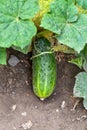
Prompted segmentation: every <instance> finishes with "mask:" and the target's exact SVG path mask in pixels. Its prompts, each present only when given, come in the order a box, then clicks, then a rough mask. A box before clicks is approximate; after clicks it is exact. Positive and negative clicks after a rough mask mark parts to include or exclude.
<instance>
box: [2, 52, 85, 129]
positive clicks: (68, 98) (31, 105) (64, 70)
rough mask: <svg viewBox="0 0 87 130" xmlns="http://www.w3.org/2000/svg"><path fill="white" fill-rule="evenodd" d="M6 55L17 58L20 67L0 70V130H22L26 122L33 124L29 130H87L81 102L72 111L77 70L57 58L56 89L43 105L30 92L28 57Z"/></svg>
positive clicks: (60, 57) (63, 59)
mask: <svg viewBox="0 0 87 130" xmlns="http://www.w3.org/2000/svg"><path fill="white" fill-rule="evenodd" d="M9 54H14V55H16V56H17V57H18V58H19V59H20V63H18V64H17V65H16V66H15V67H12V66H10V65H7V66H0V130H24V128H23V127H22V126H23V123H26V122H28V121H31V122H32V126H31V128H30V130H87V118H86V117H87V111H86V110H85V109H84V107H83V105H82V101H81V102H80V103H79V104H78V105H77V107H76V109H75V110H74V111H73V110H72V109H73V106H74V104H75V102H76V101H77V99H75V98H74V97H73V86H74V82H75V75H76V74H77V73H78V72H79V71H80V70H79V69H78V68H77V67H76V66H75V65H72V64H70V63H68V62H67V56H64V55H59V54H57V56H56V57H57V68H58V77H57V84H56V89H55V92H54V93H53V95H52V96H50V97H49V98H48V99H46V100H45V101H43V102H42V101H40V100H39V99H38V98H37V97H36V96H35V95H34V93H33V91H32V77H31V74H32V72H31V68H32V65H31V61H29V62H28V56H29V55H30V54H29V55H26V56H25V55H23V54H21V53H17V52H13V51H12V52H11V51H10V53H9ZM12 108H13V109H12Z"/></svg>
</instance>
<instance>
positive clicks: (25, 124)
mask: <svg viewBox="0 0 87 130" xmlns="http://www.w3.org/2000/svg"><path fill="white" fill-rule="evenodd" d="M21 127H22V128H23V129H24V130H27V129H30V128H31V127H32V122H31V121H30V120H29V121H28V122H26V123H23V124H22V125H21Z"/></svg>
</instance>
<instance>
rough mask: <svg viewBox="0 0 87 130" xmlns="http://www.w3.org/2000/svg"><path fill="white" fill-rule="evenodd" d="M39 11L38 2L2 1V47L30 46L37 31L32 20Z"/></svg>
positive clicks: (36, 0) (24, 0) (0, 11)
mask: <svg viewBox="0 0 87 130" xmlns="http://www.w3.org/2000/svg"><path fill="white" fill-rule="evenodd" d="M38 10H39V5H38V0H32V1H30V0H1V1H0V47H5V48H8V47H11V46H16V47H20V48H21V49H23V48H24V47H25V46H27V45H30V44H31V40H32V37H33V36H34V35H35V34H36V31H37V29H36V27H35V25H34V23H33V22H32V20H31V18H33V17H34V15H35V14H36V13H37V12H38Z"/></svg>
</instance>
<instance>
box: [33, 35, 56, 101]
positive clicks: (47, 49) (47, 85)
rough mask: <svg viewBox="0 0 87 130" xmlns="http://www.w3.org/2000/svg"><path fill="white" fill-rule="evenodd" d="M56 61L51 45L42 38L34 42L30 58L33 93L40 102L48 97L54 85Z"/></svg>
mask: <svg viewBox="0 0 87 130" xmlns="http://www.w3.org/2000/svg"><path fill="white" fill-rule="evenodd" d="M56 76H57V71H56V60H55V55H54V53H53V52H52V51H51V43H50V42H49V41H48V40H47V39H46V38H44V37H40V38H38V39H37V40H36V42H35V44H34V48H33V56H32V81H33V83H32V84H33V91H34V93H35V95H36V96H37V97H39V98H40V99H41V100H44V99H45V98H47V97H49V96H50V95H51V94H52V93H53V91H54V88H55V83H56Z"/></svg>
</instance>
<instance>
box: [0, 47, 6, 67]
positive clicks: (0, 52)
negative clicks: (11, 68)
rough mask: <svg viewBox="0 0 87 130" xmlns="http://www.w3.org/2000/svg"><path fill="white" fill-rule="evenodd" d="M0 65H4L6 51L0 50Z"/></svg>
mask: <svg viewBox="0 0 87 130" xmlns="http://www.w3.org/2000/svg"><path fill="white" fill-rule="evenodd" d="M0 64H2V65H6V49H5V48H0Z"/></svg>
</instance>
